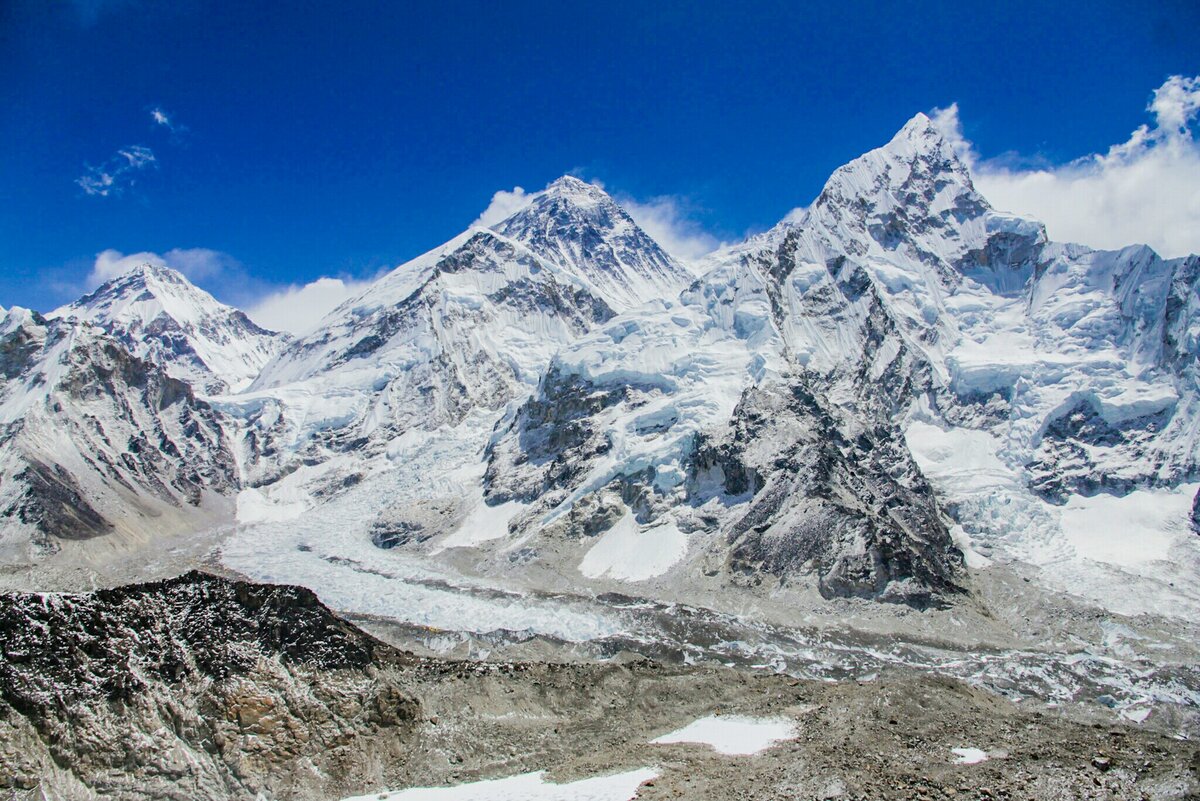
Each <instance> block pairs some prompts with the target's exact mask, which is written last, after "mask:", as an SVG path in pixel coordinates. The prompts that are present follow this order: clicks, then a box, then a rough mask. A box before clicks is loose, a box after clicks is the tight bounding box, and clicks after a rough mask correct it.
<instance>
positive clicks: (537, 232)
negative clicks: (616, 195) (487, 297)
mask: <svg viewBox="0 0 1200 801" xmlns="http://www.w3.org/2000/svg"><path fill="white" fill-rule="evenodd" d="M494 230H496V231H498V232H500V233H501V234H503V235H505V236H507V237H510V238H512V239H515V240H517V241H518V242H521V243H523V244H525V245H526V246H528V247H529V248H530V249H531V250H533V251H534V252H535V253H537V254H538V255H539V256H541V257H542V258H545V259H548V260H549V261H552V262H554V263H555V264H558V265H559V266H561V267H562V268H563V269H565V270H567V271H569V272H570V273H572V274H573V275H576V276H578V277H579V278H581V279H582V280H584V281H585V282H587V284H588V285H589V286H591V287H592V288H593V289H594V291H595V292H596V294H597V295H598V296H600V297H601V298H603V299H604V300H605V302H606V303H608V304H609V305H610V306H611V307H612V308H613V309H614V310H616V311H624V310H626V309H629V308H632V307H634V306H638V305H641V304H642V303H645V302H646V301H649V300H671V299H673V298H675V297H676V296H677V295H678V294H679V292H680V291H681V290H682V289H683V288H684V287H685V286H687V285H688V284H689V283H690V282H691V280H692V275H691V273H689V272H688V271H687V269H686V268H684V267H683V266H682V265H681V264H679V263H678V262H677V261H675V259H673V258H671V257H670V256H669V255H667V253H666V252H665V251H664V250H663V249H662V248H661V247H659V245H658V243H657V242H655V241H654V240H653V239H651V238H650V237H649V236H648V235H647V234H646V232H645V231H643V230H642V229H641V228H639V227H638V225H637V224H636V223H635V222H634V221H633V219H632V218H631V217H630V216H629V214H627V213H626V212H625V210H624V209H622V208H621V207H620V206H619V205H617V203H616V202H615V201H613V199H612V198H611V197H609V196H608V195H607V194H606V193H605V192H604V190H602V189H601V188H600V187H598V186H595V185H594V184H589V183H586V182H584V181H581V180H580V179H578V178H575V177H573V176H570V175H566V176H563V177H562V178H559V179H558V180H557V181H555V182H554V183H552V184H550V185H549V186H548V187H546V189H545V190H544V191H543V192H539V193H538V194H537V195H535V196H534V198H533V201H532V202H531V203H530V204H529V205H528V206H527V207H526V208H524V209H522V210H521V211H518V212H517V213H516V214H514V215H512V216H511V217H509V218H508V219H506V220H504V221H503V222H500V223H499V224H497V225H495V226H494Z"/></svg>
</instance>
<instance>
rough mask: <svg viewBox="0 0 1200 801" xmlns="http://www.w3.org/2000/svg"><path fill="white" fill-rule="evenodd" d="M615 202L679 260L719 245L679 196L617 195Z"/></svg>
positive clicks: (692, 257) (693, 257)
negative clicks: (693, 217)
mask: <svg viewBox="0 0 1200 801" xmlns="http://www.w3.org/2000/svg"><path fill="white" fill-rule="evenodd" d="M617 202H618V203H620V205H621V208H623V209H625V211H627V212H628V213H629V216H630V217H632V218H633V221H634V222H636V223H637V224H638V226H640V227H641V229H642V230H643V231H645V232H646V233H647V234H649V235H650V238H651V239H653V240H654V241H655V242H657V243H658V244H659V246H660V247H662V249H663V250H665V251H666V252H667V253H669V254H671V255H672V256H674V257H675V258H677V259H679V260H680V261H683V262H689V261H694V260H696V259H699V258H700V257H701V256H704V255H707V254H709V253H711V252H712V251H714V250H716V249H717V248H718V247H720V246H721V242H720V241H719V240H718V239H717V238H716V237H715V236H713V235H712V234H710V233H708V232H707V231H705V230H704V229H703V228H702V227H701V226H700V223H698V222H696V221H695V220H693V219H691V218H689V217H688V216H687V212H686V208H687V202H686V201H685V200H683V199H681V198H679V197H676V196H674V195H660V196H658V197H652V198H650V199H649V200H645V201H641V200H634V199H633V198H630V197H621V198H619V199H618V200H617Z"/></svg>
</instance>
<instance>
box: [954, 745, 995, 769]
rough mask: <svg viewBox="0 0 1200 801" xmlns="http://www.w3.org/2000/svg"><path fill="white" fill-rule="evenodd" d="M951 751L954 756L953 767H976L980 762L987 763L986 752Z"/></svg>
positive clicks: (976, 750) (979, 750)
mask: <svg viewBox="0 0 1200 801" xmlns="http://www.w3.org/2000/svg"><path fill="white" fill-rule="evenodd" d="M950 750H951V751H953V752H954V754H955V755H956V756H955V758H954V764H955V765H977V764H979V763H980V762H987V759H988V755H987V751H983V750H981V749H979V748H951V749H950Z"/></svg>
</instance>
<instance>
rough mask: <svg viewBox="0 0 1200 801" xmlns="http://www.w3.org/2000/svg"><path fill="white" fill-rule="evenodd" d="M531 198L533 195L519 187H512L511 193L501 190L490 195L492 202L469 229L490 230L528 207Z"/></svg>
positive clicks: (531, 200)
mask: <svg viewBox="0 0 1200 801" xmlns="http://www.w3.org/2000/svg"><path fill="white" fill-rule="evenodd" d="M533 198H534V193H529V192H526V191H525V190H524V189H522V188H521V187H519V186H514V187H513V188H512V191H511V192H509V191H507V190H504V189H501V190H500V191H499V192H497V193H496V194H494V195H492V202H491V203H489V204H488V207H487V208H486V209H484V210H483V214H480V215H479V217H478V218H477V219H476V220H475V222H473V223H471V227H472V228H491V227H492V226H493V225H495V224H496V223H499V222H502V221H504V220H507V219H508V218H509V217H511V216H513V215H514V214H516V213H517V212H518V211H520V210H521V209H523V208H525V207H526V206H528V205H529V204H530V203H531V202H533Z"/></svg>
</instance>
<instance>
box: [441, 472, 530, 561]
mask: <svg viewBox="0 0 1200 801" xmlns="http://www.w3.org/2000/svg"><path fill="white" fill-rule="evenodd" d="M482 495H483V492H482V488H481V491H480V498H479V501H478V503H477V504H476V506H475V507H474V508H472V509H471V511H470V512H469V513H468V514H467V517H466V519H465V520H463V522H462V525H461V526H459V527H458V528H457V529H456V530H455V531H452V532H451V533H450V534H448V535H447V536H446V537H445V538H444V539H443V540H442V541H441V542H440V543H439V545H438V547H437V549H436V550H435V551H434V552H435V553H436V552H437V551H442V550H445V549H446V548H465V547H470V546H472V545H479V544H480V543H483V542H488V541H489V540H498V539H501V538H503V537H507V536H508V533H509V531H508V524H509V523H510V522H511V521H512V520H513V518H515V517H516V516H517V515H519V514H521V512H522V511H524V510H525V509H526V508H527V505H526V504H523V503H520V502H518V501H510V502H509V503H502V504H498V505H496V506H488V505H487V504H486V503H484V501H483V498H482Z"/></svg>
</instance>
